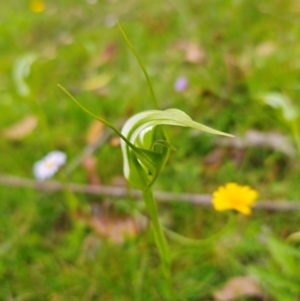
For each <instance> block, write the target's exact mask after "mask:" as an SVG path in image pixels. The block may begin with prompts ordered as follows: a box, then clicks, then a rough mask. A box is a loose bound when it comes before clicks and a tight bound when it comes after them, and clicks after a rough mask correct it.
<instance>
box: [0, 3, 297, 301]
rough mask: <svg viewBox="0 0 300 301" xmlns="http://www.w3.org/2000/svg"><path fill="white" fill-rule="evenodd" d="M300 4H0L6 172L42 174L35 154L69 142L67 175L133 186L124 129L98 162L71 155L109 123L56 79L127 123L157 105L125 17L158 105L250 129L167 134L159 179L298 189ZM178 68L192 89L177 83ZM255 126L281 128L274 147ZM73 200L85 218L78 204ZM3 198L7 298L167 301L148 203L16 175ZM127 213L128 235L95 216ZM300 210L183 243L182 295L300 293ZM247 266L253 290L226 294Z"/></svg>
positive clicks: (194, 229)
mask: <svg viewBox="0 0 300 301" xmlns="http://www.w3.org/2000/svg"><path fill="white" fill-rule="evenodd" d="M299 14H300V4H299V2H298V1H296V0H286V1H282V0H277V1H265V2H262V1H258V0H210V1H208V0H200V1H199V0H197V1H194V0H189V1H184V0H166V1H155V0H153V1H146V0H139V1H138V0H124V1H120V0H106V1H104V0H98V1H97V0H86V1H83V0H82V1H74V0H64V1H59V2H55V1H45V2H40V1H16V0H11V1H9V2H3V1H2V2H1V3H0V53H1V57H0V67H1V68H0V69H1V73H0V112H1V118H0V127H1V139H0V152H1V157H0V173H1V176H5V175H14V176H19V177H24V178H32V179H33V173H32V167H33V164H34V163H35V162H36V161H38V160H40V159H41V157H43V156H44V155H45V154H47V153H48V152H50V151H52V150H55V149H59V150H61V151H63V152H65V153H66V154H67V157H68V161H67V164H66V166H65V171H66V170H67V171H68V170H69V172H68V174H67V180H68V181H70V182H75V183H82V184H93V183H95V182H97V183H98V184H99V183H101V185H112V186H118V185H126V184H125V182H124V179H123V178H122V157H121V151H120V147H119V144H118V140H117V139H116V137H114V136H109V138H107V139H106V140H107V141H106V142H107V143H102V144H101V147H99V148H97V149H96V150H95V152H94V156H95V157H96V158H97V162H94V161H93V164H92V168H87V167H86V166H85V167H84V166H82V164H76V162H79V161H78V160H77V161H76V159H78V158H79V157H80V155H81V154H82V152H85V150H86V147H87V146H88V145H90V144H91V143H95V142H96V141H98V139H100V138H101V137H104V136H105V135H106V134H107V133H109V134H110V132H109V131H108V130H107V129H103V128H101V127H100V126H99V125H96V124H95V122H94V121H93V120H92V118H91V117H90V116H88V115H87V114H85V113H84V112H83V111H81V109H80V108H78V107H77V106H76V105H75V104H74V103H73V102H72V101H71V100H70V99H69V98H68V96H66V95H65V94H64V93H63V92H62V91H61V90H60V89H59V88H58V87H57V84H61V85H63V86H65V87H66V88H67V89H68V90H69V91H70V92H71V93H72V94H73V95H74V96H75V97H76V98H77V99H78V100H79V101H80V102H81V103H82V104H83V105H84V106H86V107H87V108H88V109H89V110H91V111H92V112H93V113H95V114H97V115H99V116H102V117H104V118H105V119H107V120H109V121H110V122H111V123H113V124H115V125H116V126H117V127H118V128H121V126H122V124H123V123H124V122H125V120H126V119H127V118H129V117H130V116H131V115H132V114H134V113H136V112H140V111H142V110H146V109H152V108H153V107H152V102H151V94H150V92H149V89H148V87H147V84H146V81H145V78H144V76H143V74H142V71H141V69H140V67H139V65H138V62H137V61H136V59H135V57H134V56H133V55H132V53H131V52H130V50H129V48H128V46H127V45H126V43H125V42H124V40H123V39H122V36H121V34H120V31H119V30H118V27H117V26H116V20H119V22H120V23H121V25H122V27H123V29H124V31H125V32H126V34H127V35H128V37H129V39H130V41H131V42H132V44H133V45H134V47H135V48H136V50H137V52H138V53H139V55H140V56H141V58H142V60H143V62H144V64H145V66H146V68H147V70H148V72H149V75H150V78H151V80H152V84H153V86H154V90H155V92H156V95H157V98H158V102H159V106H160V108H161V109H167V108H178V109H181V110H183V111H185V112H187V113H188V114H189V115H190V116H191V117H192V118H193V119H194V120H196V121H198V122H201V123H203V124H206V125H208V126H211V127H213V128H215V129H218V130H221V131H225V132H228V133H232V134H235V135H236V136H237V137H239V138H240V139H242V140H243V139H244V140H243V141H244V145H243V147H237V145H235V144H234V142H226V143H225V144H226V145H225V144H224V142H223V143H222V142H221V141H220V140H218V139H217V138H216V137H213V136H210V135H207V134H199V133H195V132H194V131H191V130H186V129H182V128H172V129H169V134H170V137H171V141H172V144H174V145H175V147H176V148H178V150H177V152H173V153H172V154H171V158H170V160H169V162H168V164H167V166H166V168H165V170H164V171H163V172H162V174H161V176H160V177H159V178H158V181H157V183H156V185H155V189H159V190H165V191H171V192H177V193H198V194H211V193H212V192H213V191H214V190H215V189H216V188H217V187H218V186H219V185H222V184H224V183H227V182H237V183H240V184H246V185H251V186H252V187H254V188H255V189H257V190H258V191H259V193H260V200H266V199H268V200H275V201H274V202H276V200H278V199H281V200H292V201H296V200H299V176H300V170H299V155H297V148H296V143H295V140H297V139H296V138H297V128H299V126H300V124H299V118H298V112H299V101H298V99H299V96H300V85H299V78H300V69H299V67H300V61H299V51H300V44H299V37H300V31H299V28H300V27H299ZM179 77H184V78H185V79H186V80H187V87H184V88H183V89H177V88H176V86H174V85H175V83H176V80H177V79H178V78H179ZM270 93H277V94H276V95H279V98H280V97H281V99H285V101H287V102H288V106H289V107H290V108H291V110H293V112H294V113H295V116H296V117H295V118H294V119H293V123H292V124H291V122H290V120H289V119H287V118H286V115H285V114H284V113H285V107H284V105H283V106H280V108H279V109H278V108H274V107H272V106H270V105H267V104H266V103H265V101H264V99H265V98H264V97H262V95H269V94H270ZM28 120H29V121H28ZM249 131H252V133H253V131H254V133H256V134H255V135H256V136H255V137H264V140H265V141H267V140H268V139H269V140H270V139H271V138H270V137H271V136H270V135H272V134H274V133H276V135H277V136H276V139H277V140H276V139H275V140H276V141H277V142H276V141H275V142H274V143H273V142H272V143H268V142H266V143H259V144H257V143H255V141H253V139H251V138H249V135H248V136H247V134H248V133H249ZM245 137H248V138H245ZM247 139H248V140H247ZM272 139H273V138H272ZM272 139H271V140H272ZM278 139H279V140H278ZM233 140H234V139H233ZM254 140H255V139H254ZM273 140H274V139H273ZM273 140H272V141H273ZM283 146H284V147H283ZM282 149H288V151H282ZM74 160H75V165H74V164H73V165H72V166H73V167H74V166H75V168H71V163H72V162H73V163H74ZM63 174H64V171H62V172H61V174H60V175H58V177H57V179H61V178H60V176H62V175H63ZM92 179H94V182H93V180H92ZM95 179H96V180H95ZM72 199H73V200H74V199H75V201H76V203H77V213H76V214H70V208H69V206H70V202H71V201H70V200H72ZM0 200H1V202H0V283H1V285H0V300H7V301H8V300H9V301H12V300H18V301H19V300H22V301H24V300H51V301H60V300H61V301H63V300H69V301H73V300H74V301H75V300H78V301H79V300H80V301H82V300H116V301H117V300H118V301H125V300H143V301H144V300H163V297H162V296H163V292H164V290H165V288H164V283H163V282H162V281H160V279H161V277H162V275H161V274H160V273H161V271H160V269H159V268H158V267H159V262H158V254H157V251H156V248H155V247H154V244H153V239H152V237H151V235H150V234H149V231H147V230H146V231H141V228H143V227H140V226H139V224H138V223H140V216H139V215H137V214H136V212H143V210H144V208H143V204H142V202H141V201H139V200H134V199H132V198H131V197H130V196H128V197H126V196H125V197H122V198H121V199H112V198H104V197H103V198H102V197H96V196H90V195H88V194H76V195H71V196H70V194H68V193H67V192H55V193H54V192H53V193H50V192H46V191H36V190H34V189H31V188H11V187H9V186H7V185H2V186H0ZM174 201H176V200H174ZM95 202H97V203H98V205H95ZM91 203H92V204H94V206H93V205H92V209H93V210H92V211H91V210H90V208H91ZM97 210H98V211H100V213H99V212H98V211H97ZM159 210H160V215H161V220H162V222H163V224H165V225H168V226H169V227H170V228H172V229H173V230H175V231H178V232H179V233H181V234H184V235H187V236H188V237H191V238H205V237H209V236H210V235H212V234H214V233H216V232H217V231H220V230H221V229H222V227H223V226H224V225H225V224H226V221H227V218H228V216H227V214H220V213H217V212H214V211H213V210H212V209H211V208H202V207H199V206H195V205H192V204H182V203H180V202H174V203H168V204H164V205H159ZM91 212H92V213H91ZM95 212H96V213H95ZM97 212H98V213H97ZM125 217H126V218H129V217H130V222H132V223H133V224H134V226H133V229H132V228H131V235H130V237H128V236H127V237H125V238H122V239H121V241H122V242H121V243H120V241H118V243H116V242H115V240H114V235H115V234H112V233H105V234H103V231H102V232H101V230H99V225H98V224H97V223H96V222H95V220H96V221H98V222H99V220H100V221H101V222H103V219H105V222H104V223H109V224H110V226H111V227H114V225H116V224H118V223H120V221H124V219H125ZM133 218H134V220H133ZM299 218H300V213H299V212H298V211H296V210H295V211H293V212H280V211H279V212H277V211H276V212H273V211H271V210H270V211H267V210H265V211H255V212H254V213H253V215H252V216H250V217H247V218H245V217H240V216H239V217H238V218H237V221H236V225H235V226H234V227H233V228H232V229H231V230H230V231H227V232H226V233H225V234H224V235H223V236H221V237H220V238H219V239H218V240H217V241H215V242H214V243H213V244H211V245H208V246H205V247H201V248H200V247H197V248H196V247H193V248H192V247H189V248H186V247H185V248H184V247H180V246H178V245H176V244H174V245H173V244H172V245H171V249H172V256H173V259H174V264H173V267H172V269H173V274H174V278H173V282H174V283H173V284H174V288H175V291H176V294H177V297H178V300H254V299H253V297H254V298H256V299H262V300H278V301H290V300H291V301H296V300H300V285H299V283H300V278H299V277H300V276H299V259H300V252H299V248H297V245H295V244H290V243H287V242H286V238H287V237H288V236H289V235H290V234H292V233H293V232H297V231H299ZM125 220H126V219H125ZM97 225H98V226H97ZM118 225H119V224H118ZM122 225H123V227H125V226H124V223H123V224H122V222H121V226H120V227H121V228H122ZM114 230H115V229H114ZM114 230H113V231H114ZM113 231H112V232H113ZM115 231H120V230H115ZM103 236H104V237H103ZM237 276H243V277H244V278H243V279H244V280H243V281H246V282H245V283H243V284H241V283H239V280H237V281H238V282H237V283H238V284H237V285H238V286H242V287H248V288H249V287H250V286H251V285H253V284H252V282H251V281H252V280H251V281H250V280H249V279H255V280H256V282H255V283H256V284H255V289H256V291H255V289H254V291H255V292H254V293H253V292H252V293H251V294H247V293H245V292H241V294H240V295H235V294H234V293H232V292H234V291H235V288H234V284H232V282H231V284H230V282H229V285H227V288H228V287H229V291H231V293H232V294H233V296H231V297H228V296H226V293H224V291H221V288H222V287H223V289H224V284H225V283H226V281H228V279H229V280H230V279H231V280H232V279H236V278H234V277H237ZM245 279H246V280H245ZM249 283H250V284H249ZM235 285H236V284H235ZM249 295H250V297H249ZM222 298H223V299H222ZM251 298H252V299H251Z"/></svg>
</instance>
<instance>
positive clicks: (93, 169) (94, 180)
mask: <svg viewBox="0 0 300 301" xmlns="http://www.w3.org/2000/svg"><path fill="white" fill-rule="evenodd" d="M82 166H83V168H84V169H85V171H86V173H87V176H88V183H89V184H91V185H95V186H98V185H101V180H100V177H99V176H98V172H97V158H96V157H93V156H90V157H86V158H85V159H84V160H83V161H82Z"/></svg>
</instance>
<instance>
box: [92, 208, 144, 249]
mask: <svg viewBox="0 0 300 301" xmlns="http://www.w3.org/2000/svg"><path fill="white" fill-rule="evenodd" d="M98 206H99V210H98V212H95V206H93V211H94V212H93V214H92V216H91V218H90V220H89V224H90V225H91V227H92V228H94V229H95V231H96V232H97V233H98V234H99V235H100V236H101V237H104V238H107V239H109V240H110V241H112V242H114V243H117V244H122V243H124V242H125V241H126V240H127V239H130V238H133V237H135V236H136V235H138V234H139V233H140V232H141V231H142V230H143V229H145V228H146V226H147V221H146V219H142V218H138V217H133V216H131V215H129V214H121V213H117V212H114V211H113V209H112V208H107V207H108V206H102V205H100V204H99V205H98Z"/></svg>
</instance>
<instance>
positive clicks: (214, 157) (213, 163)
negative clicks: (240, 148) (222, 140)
mask: <svg viewBox="0 0 300 301" xmlns="http://www.w3.org/2000/svg"><path fill="white" fill-rule="evenodd" d="M225 157H226V150H225V149H224V148H220V147H217V148H215V149H214V150H212V151H211V152H210V153H209V154H208V155H207V156H206V157H205V159H204V162H203V163H204V165H205V167H206V168H208V169H210V170H211V169H212V170H215V169H219V168H220V166H221V165H222V163H223V161H224V158H225Z"/></svg>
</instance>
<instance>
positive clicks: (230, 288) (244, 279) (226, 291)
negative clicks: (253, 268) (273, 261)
mask: <svg viewBox="0 0 300 301" xmlns="http://www.w3.org/2000/svg"><path fill="white" fill-rule="evenodd" d="M213 296H214V300H216V301H231V300H236V299H237V298H241V297H256V298H263V297H264V292H263V291H262V289H261V288H260V287H259V285H258V283H257V281H256V280H255V279H253V278H251V277H249V276H238V277H232V278H230V279H229V280H227V281H226V283H225V284H224V286H223V287H222V288H221V289H220V290H218V291H216V292H214V293H213Z"/></svg>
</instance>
